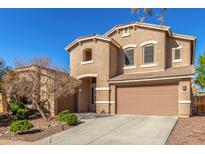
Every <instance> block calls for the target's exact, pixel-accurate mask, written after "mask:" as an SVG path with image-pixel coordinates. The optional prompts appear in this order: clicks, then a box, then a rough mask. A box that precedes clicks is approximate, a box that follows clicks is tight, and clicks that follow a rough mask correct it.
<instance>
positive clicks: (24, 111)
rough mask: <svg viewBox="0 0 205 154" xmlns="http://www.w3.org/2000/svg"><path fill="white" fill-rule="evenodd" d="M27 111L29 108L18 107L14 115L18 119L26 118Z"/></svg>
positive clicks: (27, 115)
mask: <svg viewBox="0 0 205 154" xmlns="http://www.w3.org/2000/svg"><path fill="white" fill-rule="evenodd" d="M29 112H30V111H29V109H19V110H18V111H17V113H16V117H17V119H18V120H24V119H28V117H29Z"/></svg>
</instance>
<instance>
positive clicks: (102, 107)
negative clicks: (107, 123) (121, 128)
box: [96, 103, 115, 114]
mask: <svg viewBox="0 0 205 154" xmlns="http://www.w3.org/2000/svg"><path fill="white" fill-rule="evenodd" d="M96 112H97V113H99V114H115V104H112V103H111V104H108V103H100V104H96Z"/></svg>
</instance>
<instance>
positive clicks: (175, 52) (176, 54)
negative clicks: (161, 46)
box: [174, 49, 181, 60]
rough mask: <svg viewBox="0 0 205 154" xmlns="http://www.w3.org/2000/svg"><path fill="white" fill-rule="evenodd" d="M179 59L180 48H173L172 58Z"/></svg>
mask: <svg viewBox="0 0 205 154" xmlns="http://www.w3.org/2000/svg"><path fill="white" fill-rule="evenodd" d="M179 59H181V52H180V49H175V50H174V60H179Z"/></svg>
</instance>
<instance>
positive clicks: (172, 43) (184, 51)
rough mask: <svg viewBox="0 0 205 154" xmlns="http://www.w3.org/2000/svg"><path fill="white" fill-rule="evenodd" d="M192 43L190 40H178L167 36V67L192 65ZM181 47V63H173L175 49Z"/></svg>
mask: <svg viewBox="0 0 205 154" xmlns="http://www.w3.org/2000/svg"><path fill="white" fill-rule="evenodd" d="M191 45H192V44H191V42H190V41H189V40H183V39H176V38H171V37H169V36H167V50H166V52H167V55H168V56H166V61H167V62H166V67H175V66H185V65H190V64H191ZM179 46H181V47H182V48H181V49H180V51H181V59H182V61H181V62H173V60H174V52H173V48H177V47H179Z"/></svg>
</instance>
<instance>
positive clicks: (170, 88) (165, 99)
mask: <svg viewBox="0 0 205 154" xmlns="http://www.w3.org/2000/svg"><path fill="white" fill-rule="evenodd" d="M117 113H119V114H143V115H177V114H178V85H177V84H174V85H158V86H153V85H152V86H144V87H118V88H117Z"/></svg>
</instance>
